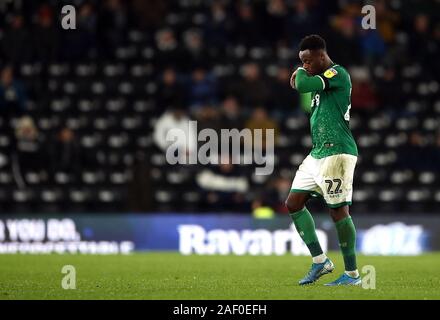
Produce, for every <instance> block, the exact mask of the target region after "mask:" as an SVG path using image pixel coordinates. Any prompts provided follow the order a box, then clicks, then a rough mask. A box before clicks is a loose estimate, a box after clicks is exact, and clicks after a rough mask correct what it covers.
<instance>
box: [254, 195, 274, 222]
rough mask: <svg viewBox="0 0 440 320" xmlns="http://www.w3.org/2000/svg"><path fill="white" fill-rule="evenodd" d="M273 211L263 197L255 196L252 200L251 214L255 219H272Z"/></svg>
mask: <svg viewBox="0 0 440 320" xmlns="http://www.w3.org/2000/svg"><path fill="white" fill-rule="evenodd" d="M274 215H275V211H274V210H273V209H272V207H271V206H270V205H269V204H268V202H267V200H266V199H265V198H264V197H257V198H256V199H254V200H253V201H252V216H253V217H254V218H255V219H272V218H273V217H274Z"/></svg>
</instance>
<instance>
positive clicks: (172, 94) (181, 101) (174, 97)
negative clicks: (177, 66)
mask: <svg viewBox="0 0 440 320" xmlns="http://www.w3.org/2000/svg"><path fill="white" fill-rule="evenodd" d="M157 105H158V107H159V109H161V110H163V109H166V108H169V107H172V106H182V107H183V106H184V105H186V103H185V91H184V89H183V87H182V86H181V85H180V84H179V82H178V78H177V74H176V71H175V70H174V69H173V68H167V69H165V70H164V72H163V73H162V78H161V79H160V82H159V88H158V91H157Z"/></svg>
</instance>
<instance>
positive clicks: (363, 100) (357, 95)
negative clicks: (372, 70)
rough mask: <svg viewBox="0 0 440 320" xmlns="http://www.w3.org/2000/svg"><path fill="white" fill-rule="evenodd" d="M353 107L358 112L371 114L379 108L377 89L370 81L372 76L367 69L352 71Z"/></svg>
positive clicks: (354, 69)
mask: <svg viewBox="0 0 440 320" xmlns="http://www.w3.org/2000/svg"><path fill="white" fill-rule="evenodd" d="M350 74H351V81H352V82H351V84H352V91H351V105H352V108H353V110H356V112H362V113H365V112H369V113H371V111H373V110H375V109H376V107H377V97H376V92H375V89H374V88H373V86H372V82H371V81H370V74H369V71H368V69H367V68H353V69H351V73H350Z"/></svg>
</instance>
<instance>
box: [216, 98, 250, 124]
mask: <svg viewBox="0 0 440 320" xmlns="http://www.w3.org/2000/svg"><path fill="white" fill-rule="evenodd" d="M221 123H222V128H224V129H238V130H241V129H242V128H243V126H244V122H243V117H242V111H241V109H240V105H239V104H238V101H237V99H236V98H235V97H233V96H228V97H226V98H225V99H224V100H223V102H222V105H221Z"/></svg>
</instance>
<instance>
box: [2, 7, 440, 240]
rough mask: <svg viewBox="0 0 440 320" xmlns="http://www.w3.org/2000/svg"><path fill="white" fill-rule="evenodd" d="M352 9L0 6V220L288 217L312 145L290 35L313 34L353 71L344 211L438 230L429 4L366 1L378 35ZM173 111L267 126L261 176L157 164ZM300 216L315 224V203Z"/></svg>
mask: <svg viewBox="0 0 440 320" xmlns="http://www.w3.org/2000/svg"><path fill="white" fill-rule="evenodd" d="M364 4H366V2H365V3H364V2H362V1H349V0H346V1H343V0H340V1H317V0H295V1H294V0H255V1H232V0H230V1H227V0H224V1H221V0H219V1H201V0H200V1H196V0H180V1H177V0H176V1H169V0H168V1H167V0H148V1H141V0H131V1H122V0H119V1H118V0H109V1H74V0H71V1H26V0H23V1H2V2H1V6H0V63H1V65H0V70H1V71H0V73H1V76H0V112H1V116H0V211H1V213H2V214H3V216H4V217H5V220H6V217H8V218H9V219H13V218H14V217H21V218H23V217H25V218H35V219H37V218H39V217H44V219H46V218H48V217H51V216H52V215H56V216H57V217H60V218H62V217H64V216H69V217H71V216H74V217H75V219H87V217H88V215H89V214H92V215H93V217H94V218H95V219H99V217H100V216H101V217H107V214H110V213H112V214H117V218H115V219H121V221H122V220H123V219H124V215H130V219H134V220H133V221H135V219H136V218H133V214H135V215H139V217H140V216H142V217H145V216H148V214H153V213H154V216H155V217H157V216H158V215H163V216H164V217H166V215H167V214H168V213H172V214H174V216H173V217H175V214H181V215H182V219H187V218H188V216H187V215H193V214H197V215H198V216H200V219H203V215H204V214H208V213H209V214H210V215H211V216H212V214H214V215H215V216H217V215H218V217H221V215H222V214H225V213H229V214H231V213H232V214H234V215H237V217H242V216H243V215H246V216H249V217H252V213H254V214H255V216H257V215H258V212H259V211H258V209H259V208H262V207H263V208H265V209H266V211H265V212H271V211H273V212H274V213H275V215H276V217H278V218H279V217H283V218H285V217H286V216H287V215H286V209H285V207H284V200H285V198H286V196H287V194H288V192H289V190H290V185H291V181H292V178H293V176H294V173H295V170H296V168H297V167H298V165H299V164H300V163H301V161H302V160H303V158H304V157H305V156H306V155H307V153H308V152H309V150H310V147H311V142H310V138H309V126H308V118H307V115H306V114H304V112H303V111H302V106H303V103H304V102H303V101H302V98H301V97H299V96H298V94H297V93H296V91H294V90H292V89H291V88H290V87H289V77H290V74H291V72H292V71H293V70H294V69H295V67H296V66H297V65H298V63H299V60H298V58H297V54H298V51H297V46H298V43H299V41H300V39H301V38H302V37H303V36H305V35H308V34H314V33H316V34H320V35H321V36H323V37H324V38H325V39H326V41H327V46H328V52H329V55H330V57H331V58H332V59H333V61H335V62H336V63H338V64H341V65H343V66H344V67H346V68H347V69H348V70H349V72H350V74H351V78H352V84H353V93H352V109H351V121H350V123H351V128H352V131H353V134H354V136H355V139H356V141H357V143H358V147H359V153H360V156H359V161H358V165H357V167H356V171H355V179H354V195H353V206H352V207H351V212H352V214H353V216H354V217H359V218H360V219H364V218H365V219H368V217H371V219H374V221H373V222H374V223H381V221H382V220H381V219H382V217H383V216H386V217H387V218H386V219H385V220H386V221H388V222H393V221H401V220H402V219H403V220H404V219H413V220H411V223H415V224H417V222H418V221H422V220H418V217H421V216H423V219H426V222H425V223H424V226H425V227H427V228H429V226H431V227H433V226H438V225H439V220H438V214H439V210H440V171H439V168H440V165H439V164H440V129H439V128H440V95H439V90H440V88H439V81H438V80H439V74H440V61H439V56H440V23H439V21H440V17H439V15H440V10H439V9H440V8H439V2H438V1H416V0H412V1H411V0H410V1H402V0H394V1H373V2H372V4H374V6H375V8H376V14H377V29H375V30H364V29H362V27H361V20H362V17H363V15H362V14H361V7H362V5H364ZM64 5H73V6H74V7H75V8H76V17H77V26H76V27H77V28H76V30H64V29H63V28H62V27H61V19H62V14H61V8H62V7H63V6H64ZM177 113H179V114H181V117H180V118H179V119H180V120H178V121H177V120H176V121H177V122H176V123H179V124H180V125H182V124H186V123H187V122H188V121H189V120H190V119H191V120H197V121H198V125H199V129H203V128H213V129H216V130H220V129H221V128H238V129H242V128H266V129H268V128H273V129H275V132H276V145H275V157H276V159H275V161H276V162H275V170H274V172H273V174H272V175H269V176H263V177H257V176H255V175H254V169H255V167H254V166H241V165H240V166H238V165H234V166H232V167H228V166H224V167H218V166H202V165H178V166H176V165H174V166H171V165H168V164H167V162H166V161H165V155H164V149H163V146H162V144H161V143H162V142H163V140H161V139H160V135H159V134H158V132H160V130H162V129H163V128H162V127H161V120H164V117H166V116H167V117H171V118H172V117H173V116H172V115H171V114H177ZM182 114H183V115H182ZM165 120H167V119H165ZM168 120H169V119H168ZM206 172H211V174H212V176H213V177H214V179H225V180H226V181H228V180H229V179H236V180H234V181H239V182H240V183H239V184H240V186H241V187H240V188H238V187H237V185H234V184H232V185H231V186H230V189H228V190H211V189H210V188H207V186H206V185H205V184H203V183H201V182H200V181H201V179H200V176H201V175H202V174H204V173H206ZM309 209H310V211H311V212H312V213H315V214H317V215H321V217H325V216H324V215H323V214H325V207H324V206H323V204H322V203H321V202H319V201H316V200H313V201H311V202H310V204H309ZM267 210H268V211H267ZM216 214H217V215H216ZM78 216H79V217H78ZM228 216H229V215H228ZM0 217H1V216H0ZM112 217H115V216H112ZM175 219H179V218H178V217H175ZM194 219H196V220H191V221H197V218H194ZM274 219H275V218H274ZM323 219H324V218H323ZM385 220H383V221H385ZM403 220H402V221H403ZM118 221H119V220H118ZM283 221H285V223H286V224H285V227H286V228H288V219H285V220H283ZM423 221H425V220H423ZM373 222H371V223H373ZM78 223H79V225H80V226H82V225H83V224H82V223H85V225H84V229H81V230H80V232H81V233H82V236H83V237H87V236H89V237H91V238H93V234H94V232H93V228H91V229H90V228H87V223H86V222H78ZM106 223H110V222H108V221H107V222H106ZM126 223H127V224H129V222H126ZM368 223H369V225H371V223H370V222H368ZM368 223H367V224H368ZM133 224H135V222H133ZM110 225H112V224H111V223H110ZM118 225H119V224H118ZM157 225H160V223H159V222H158V224H157ZM113 226H115V225H113ZM77 227H78V226H77ZM110 228H111V227H109V229H110ZM435 230H437V229H435ZM119 231H120V230H119ZM138 232H141V231H140V230H138ZM433 233H436V231H433ZM95 234H96V232H95ZM106 236H107V235H106ZM124 236H125V235H121V237H124ZM140 237H141V236H140ZM98 238H99V237H98ZM436 241H437V242H438V246H439V248H440V241H439V240H438V239H437V240H436ZM159 247H160V246H159Z"/></svg>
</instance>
